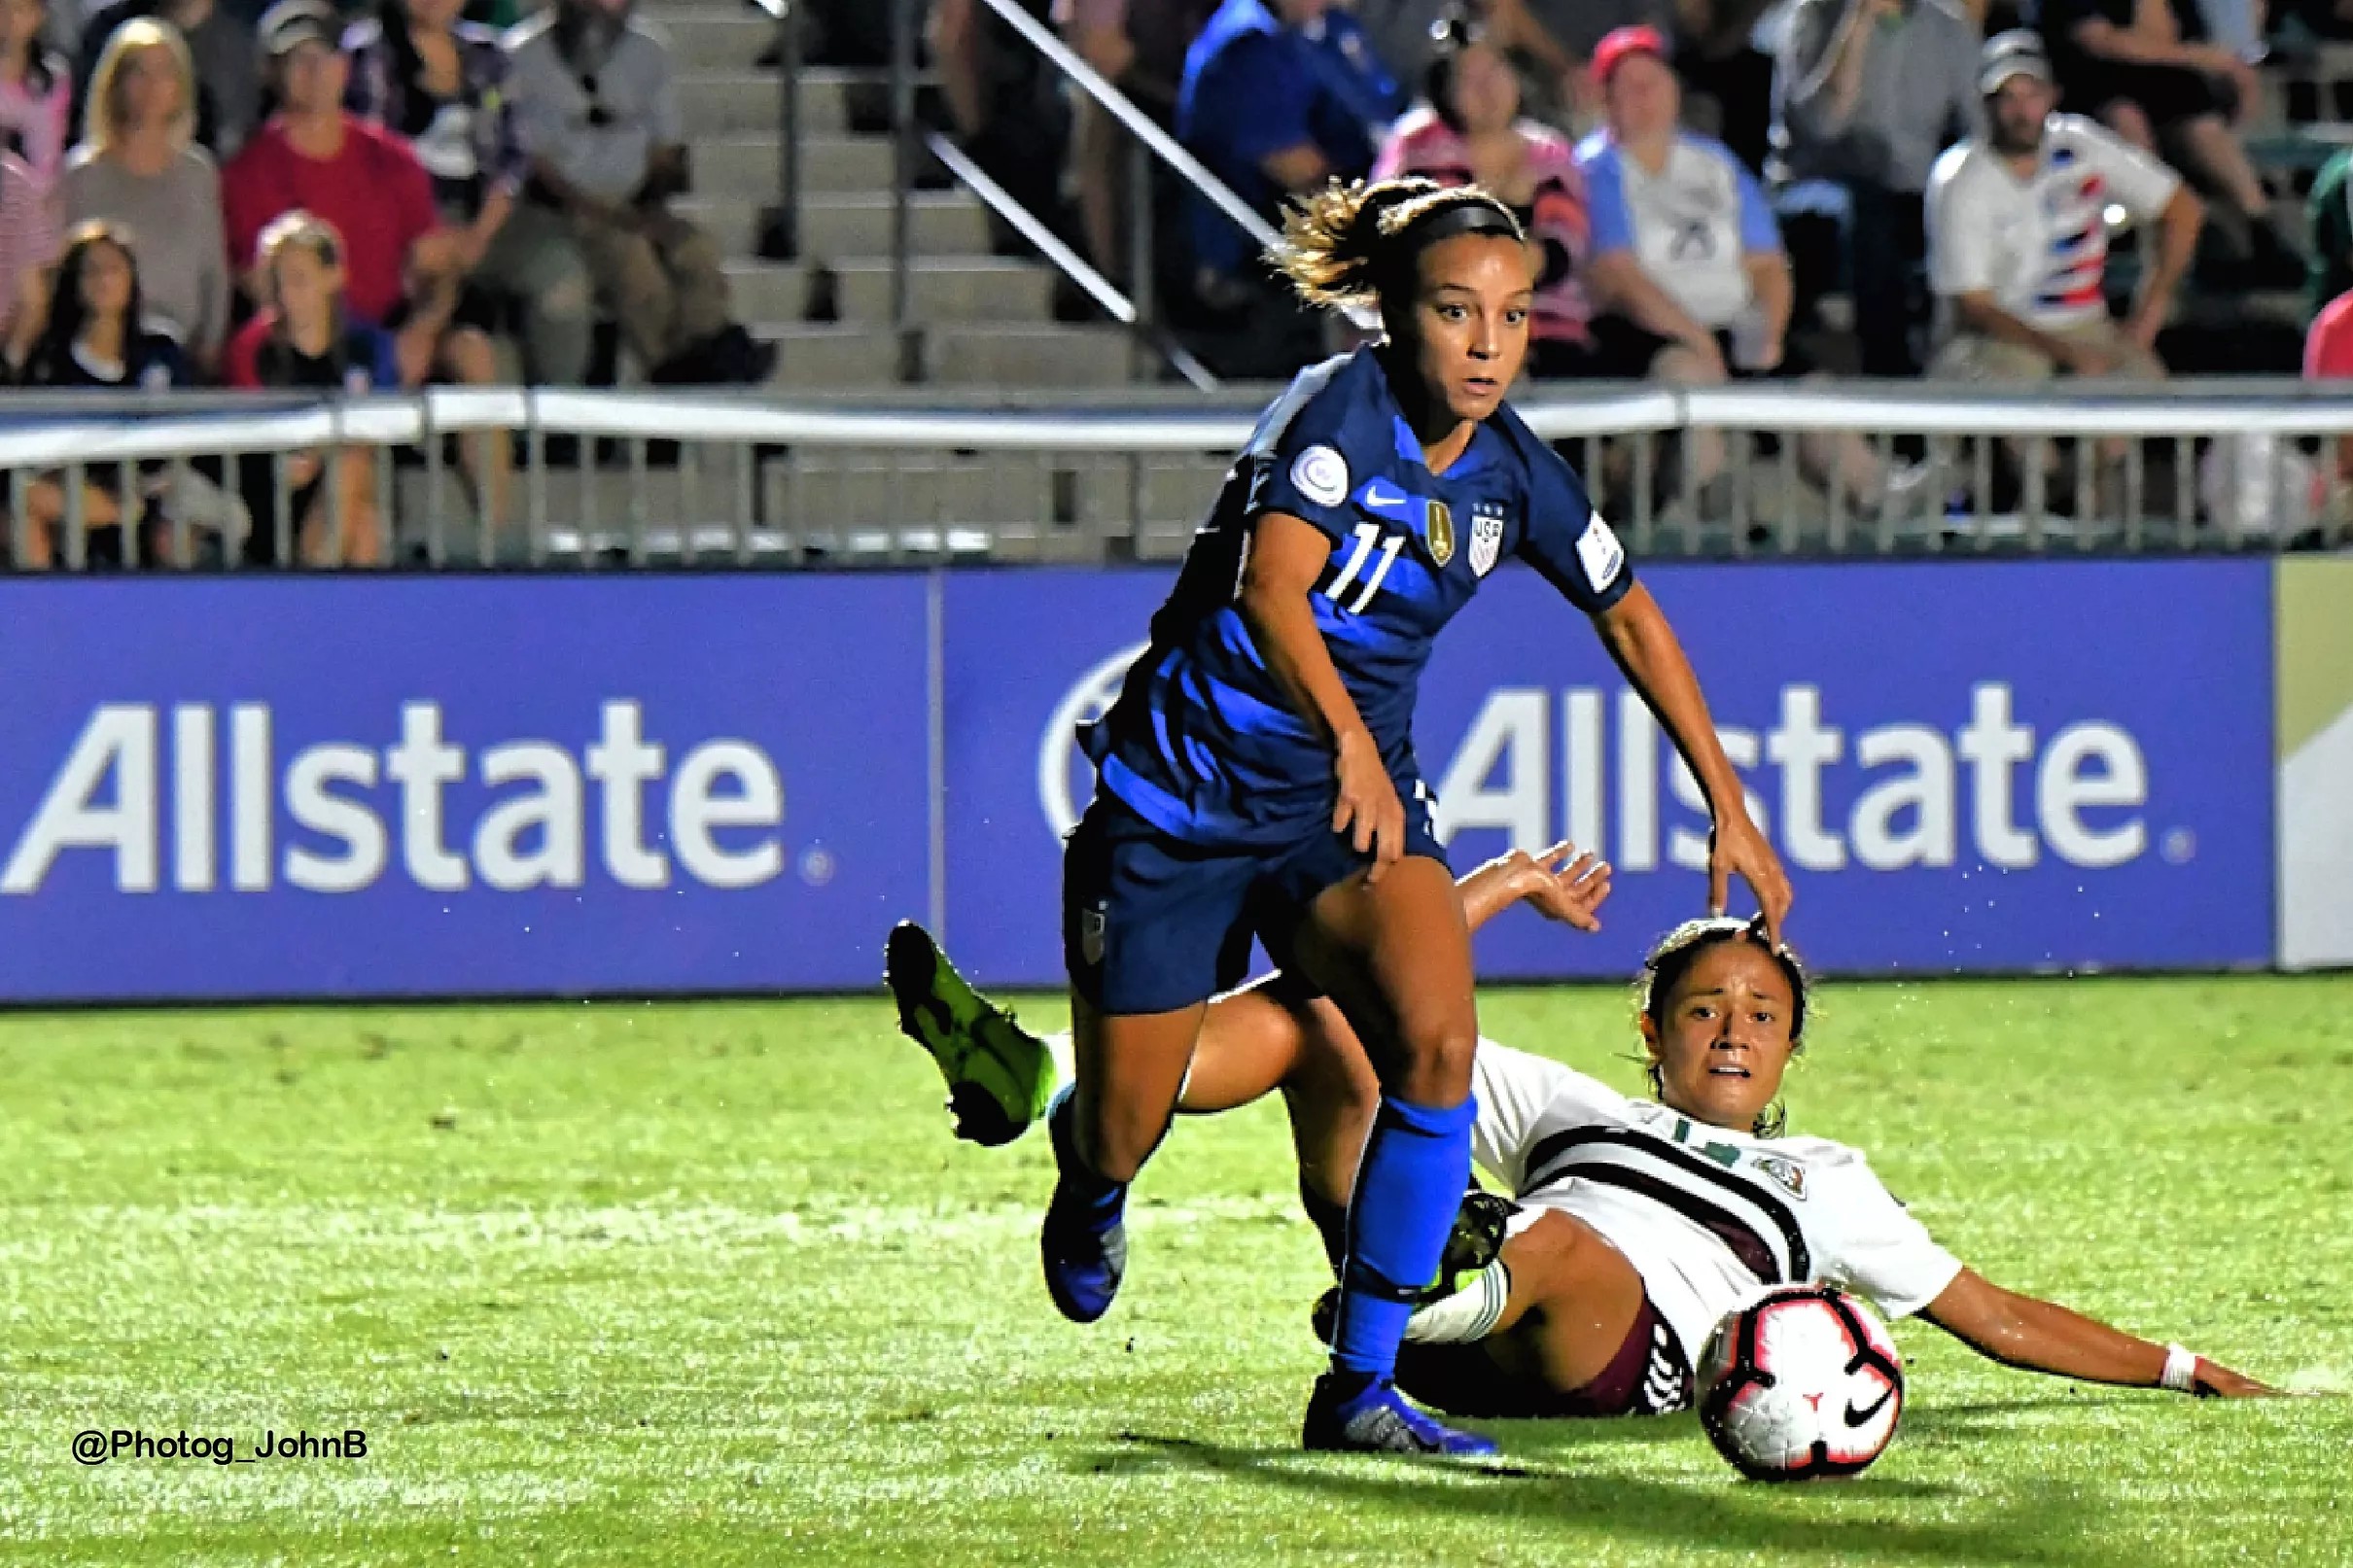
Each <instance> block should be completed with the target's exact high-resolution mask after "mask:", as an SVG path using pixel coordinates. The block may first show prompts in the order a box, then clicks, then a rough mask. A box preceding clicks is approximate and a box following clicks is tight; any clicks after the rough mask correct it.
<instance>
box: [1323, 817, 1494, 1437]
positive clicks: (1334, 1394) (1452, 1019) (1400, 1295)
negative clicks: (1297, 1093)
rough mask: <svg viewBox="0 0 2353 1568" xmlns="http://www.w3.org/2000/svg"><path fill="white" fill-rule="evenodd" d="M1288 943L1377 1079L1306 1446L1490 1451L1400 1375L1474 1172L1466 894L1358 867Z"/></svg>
mask: <svg viewBox="0 0 2353 1568" xmlns="http://www.w3.org/2000/svg"><path fill="white" fill-rule="evenodd" d="M1293 945H1294V951H1295V953H1296V956H1297V959H1298V962H1299V965H1300V969H1301V972H1302V973H1303V974H1304V975H1305V976H1306V977H1307V978H1308V979H1310V980H1311V981H1313V982H1314V983H1315V984H1316V985H1317V986H1318V987H1319V988H1321V989H1322V990H1323V991H1324V992H1325V993H1328V994H1329V995H1330V996H1331V998H1332V1000H1333V1001H1334V1002H1335V1003H1337V1004H1338V1006H1339V1008H1340V1010H1341V1012H1342V1013H1344V1014H1345V1015H1346V1016H1347V1018H1348V1022H1349V1025H1350V1027H1351V1028H1352V1029H1353V1030H1354V1032H1355V1035H1356V1038H1357V1039H1358V1041H1360V1042H1361V1043H1362V1045H1363V1046H1364V1050H1365V1055H1366V1056H1367V1058H1368V1059H1369V1060H1370V1061H1371V1063H1372V1066H1373V1071H1374V1072H1375V1074H1376V1075H1377V1076H1378V1077H1379V1079H1380V1082H1381V1088H1382V1097H1381V1104H1380V1109H1379V1111H1378V1112H1377V1113H1376V1114H1375V1116H1374V1119H1373V1128H1372V1132H1371V1134H1370V1135H1369V1136H1368V1137H1367V1138H1366V1140H1365V1147H1364V1155H1363V1157H1362V1159H1361V1160H1360V1161H1359V1162H1358V1165H1357V1169H1356V1182H1355V1188H1354V1191H1353V1192H1352V1194H1351V1197H1350V1202H1349V1216H1348V1260H1347V1263H1346V1264H1345V1266H1344V1267H1343V1269H1342V1271H1341V1299H1340V1308H1339V1312H1338V1315H1337V1318H1336V1321H1335V1323H1334V1327H1333V1333H1332V1370H1331V1371H1330V1372H1329V1373H1327V1374H1325V1376H1323V1377H1321V1378H1320V1379H1318V1380H1317V1385H1316V1393H1315V1396H1314V1398H1313V1399H1312V1400H1311V1401H1310V1402H1309V1405H1308V1414H1307V1420H1306V1423H1305V1428H1304V1431H1303V1434H1302V1437H1303V1441H1304V1442H1305V1443H1306V1445H1307V1446H1309V1447H1311V1448H1338V1449H1348V1450H1356V1451H1374V1452H1387V1453H1434V1454H1465V1455H1468V1454H1489V1453H1493V1452H1494V1451H1495V1446H1494V1444H1493V1442H1491V1441H1490V1440H1488V1439H1486V1438H1483V1437H1480V1436H1478V1435H1476V1434H1474V1433H1467V1432H1457V1431H1454V1430H1452V1429H1450V1428H1448V1427H1446V1426H1443V1425H1441V1424H1440V1423H1438V1422H1436V1421H1434V1420H1431V1419H1430V1418H1429V1417H1428V1416H1426V1415H1424V1414H1422V1412H1421V1411H1416V1410H1415V1409H1413V1407H1411V1406H1409V1405H1407V1404H1406V1403H1405V1402H1404V1400H1403V1399H1401V1398H1400V1397H1399V1396H1398V1394H1397V1392H1396V1389H1395V1386H1394V1383H1393V1380H1392V1379H1393V1376H1394V1373H1395V1367H1396V1353H1397V1346H1398V1343H1399V1342H1400V1341H1401V1340H1402V1339H1403V1336H1404V1332H1405V1326H1406V1322H1407V1320H1408V1318H1410V1317H1411V1315H1412V1312H1413V1304H1414V1302H1415V1300H1416V1298H1417V1297H1418V1296H1419V1295H1420V1294H1421V1293H1422V1291H1423V1290H1424V1289H1425V1288H1426V1287H1427V1286H1428V1285H1429V1284H1430V1282H1431V1281H1432V1280H1433V1279H1434V1278H1435V1277H1436V1276H1437V1273H1438V1271H1439V1267H1440V1265H1441V1262H1442V1260H1443V1257H1444V1253H1445V1248H1446V1241H1447V1237H1448V1236H1449V1235H1450V1233H1451V1232H1452V1230H1453V1228H1454V1221H1455V1217H1456V1213H1457V1209H1458V1207H1459V1205H1460V1202H1461V1197H1462V1192H1463V1189H1464V1187H1465V1186H1466V1185H1467V1183H1468V1181H1469V1177H1470V1134H1471V1122H1472V1119H1473V1117H1474V1115H1475V1113H1476V1106H1475V1105H1473V1103H1472V1102H1471V1098H1470V1074H1471V1056H1472V1053H1473V1051H1474V1050H1475V1048H1476V1047H1477V1044H1478V1037H1479V1028H1478V1009H1477V1005H1476V1002H1475V1000H1474V998H1473V995H1472V982H1471V954H1470V931H1469V927H1468V926H1467V925H1466V924H1465V923H1464V920H1463V914H1462V904H1461V900H1460V898H1459V897H1458V896H1457V892H1456V889H1455V886H1454V882H1453V879H1452V878H1451V877H1449V876H1448V874H1447V871H1446V867H1445V866H1444V865H1442V864H1441V863H1440V862H1438V861H1437V860H1435V859H1432V858H1430V857H1428V856H1425V855H1411V854H1409V855H1407V856H1405V857H1404V858H1403V859H1400V860H1398V861H1396V862H1394V863H1392V864H1391V865H1389V866H1388V867H1387V870H1386V871H1385V873H1384V874H1383V875H1382V877H1381V879H1380V881H1378V882H1374V881H1372V880H1370V879H1369V878H1368V877H1367V876H1366V875H1365V874H1364V873H1362V872H1359V873H1357V874H1356V875H1354V876H1352V877H1351V878H1349V879H1348V880H1347V881H1345V882H1342V883H1340V884H1338V885H1336V886H1334V887H1331V888H1327V889H1324V890H1323V892H1321V893H1320V894H1318V895H1317V898H1316V901H1315V903H1314V904H1313V905H1312V906H1311V907H1310V909H1309V912H1308V918H1307V920H1306V921H1305V922H1304V923H1302V925H1301V927H1300V929H1299V931H1298V933H1297V935H1296V938H1295V941H1294V944H1293Z"/></svg>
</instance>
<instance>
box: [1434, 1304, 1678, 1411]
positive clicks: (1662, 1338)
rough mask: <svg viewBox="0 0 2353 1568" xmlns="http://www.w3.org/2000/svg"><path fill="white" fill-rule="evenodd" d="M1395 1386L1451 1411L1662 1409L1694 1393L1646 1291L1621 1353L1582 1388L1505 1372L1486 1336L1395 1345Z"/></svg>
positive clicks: (1669, 1333)
mask: <svg viewBox="0 0 2353 1568" xmlns="http://www.w3.org/2000/svg"><path fill="white" fill-rule="evenodd" d="M1397 1386H1398V1387H1399V1388H1402V1389H1404V1390H1405V1391H1406V1392H1407V1393H1408V1394H1411V1395H1412V1396H1413V1397H1414V1398H1416V1399H1418V1400H1420V1401H1421V1402H1422V1404H1424V1405H1428V1406H1431V1407H1433V1408H1435V1409H1437V1410H1441V1411H1446V1412H1447V1413H1448V1414H1449V1415H1469V1416H1488V1417H1533V1418H1538V1419H1553V1418H1559V1417H1563V1416H1587V1415H1593V1416H1600V1415H1667V1414H1669V1413H1671V1412H1673V1411H1679V1410H1682V1409H1684V1408H1686V1407H1687V1406H1689V1405H1690V1404H1691V1398H1692V1376H1691V1364H1690V1362H1689V1361H1687V1360H1686V1359H1685V1358H1684V1355H1683V1350H1682V1347H1681V1346H1680V1345H1678V1344H1677V1343H1676V1342H1675V1337H1674V1333H1673V1331H1672V1330H1670V1329H1668V1326H1667V1321H1666V1319H1664V1318H1662V1317H1661V1316H1659V1312H1658V1308H1657V1307H1653V1306H1651V1304H1650V1298H1649V1297H1647V1296H1645V1297H1643V1298H1642V1309H1641V1310H1640V1311H1638V1312H1636V1313H1635V1314H1634V1320H1633V1324H1632V1326H1630V1327H1629V1328H1628V1329H1627V1331H1626V1338H1625V1340H1624V1341H1623V1342H1621V1343H1620V1344H1619V1346H1618V1353H1617V1354H1616V1355H1613V1356H1611V1357H1610V1358H1609V1365H1608V1366H1606V1367H1604V1368H1602V1369H1601V1371H1600V1374H1599V1375H1598V1376H1596V1377H1595V1378H1594V1379H1593V1380H1592V1381H1591V1382H1589V1383H1587V1384H1586V1385H1585V1386H1584V1387H1582V1388H1578V1389H1574V1390H1572V1391H1570V1392H1568V1393H1565V1394H1563V1393H1561V1392H1559V1391H1558V1390H1556V1389H1551V1388H1547V1387H1544V1386H1543V1385H1542V1384H1540V1383H1537V1382H1535V1381H1533V1380H1531V1379H1529V1378H1528V1377H1525V1376H1517V1375H1515V1374H1512V1373H1508V1372H1506V1371H1504V1369H1503V1368H1501V1367H1499V1366H1497V1365H1496V1364H1495V1361H1494V1358H1493V1356H1491V1355H1489V1354H1488V1351H1487V1345H1486V1342H1484V1341H1482V1342H1476V1343H1472V1344H1407V1345H1401V1346H1399V1347H1398V1352H1397Z"/></svg>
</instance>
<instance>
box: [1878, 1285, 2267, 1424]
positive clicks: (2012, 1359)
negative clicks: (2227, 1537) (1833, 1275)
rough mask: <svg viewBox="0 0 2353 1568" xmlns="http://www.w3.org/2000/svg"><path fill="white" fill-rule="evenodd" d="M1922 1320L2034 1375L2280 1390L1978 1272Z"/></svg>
mask: <svg viewBox="0 0 2353 1568" xmlns="http://www.w3.org/2000/svg"><path fill="white" fill-rule="evenodd" d="M1920 1315H1921V1316H1922V1317H1925V1318H1926V1319H1928V1321H1929V1322H1931V1323H1934V1324H1935V1325H1936V1326H1937V1327H1938V1328H1941V1329H1943V1330H1944V1331H1945V1332H1946V1333H1948V1334H1949V1335H1951V1336H1952V1337H1953V1338H1954V1339H1956V1340H1959V1341H1960V1342H1962V1343H1963V1344H1966V1345H1968V1346H1969V1347H1970V1348H1971V1349H1973V1350H1975V1351H1977V1352H1978V1354H1980V1355H1982V1356H1985V1357H1988V1358H1989V1359H1991V1360H1994V1361H1998V1362H2000V1363H2002V1364H2003V1365H2004V1366H2007V1367H2023V1368H2025V1369H2026V1370H2028V1371H2029V1372H2047V1373H2051V1374H2053V1375H2054V1376H2060V1377H2074V1378H2078V1379H2081V1380H2082V1381H2084V1382H2091V1383H2122V1384H2125V1385H2126V1386H2129V1387H2136V1388H2174V1389H2177V1390H2178V1391H2179V1392H2181V1393H2185V1394H2195V1395H2197V1396H2198V1397H2199V1398H2201V1399H2258V1398H2264V1397H2267V1396H2271V1395H2275V1394H2277V1393H2278V1392H2279V1391H2278V1390H2277V1389H2275V1388H2267V1387H2265V1385H2264V1384H2262V1383H2259V1382H2257V1381H2256V1380H2255V1379H2254V1378H2252V1377H2248V1376H2243V1375H2242V1374H2239V1373H2235V1372H2232V1371H2231V1370H2230V1368H2228V1367H2226V1366H2223V1365H2222V1364H2220V1363H2219V1362H2214V1361H2209V1360H2207V1359H2206V1358H2205V1357H2204V1356H2192V1355H2189V1354H2188V1352H2186V1351H2185V1352H2180V1353H2179V1354H2178V1355H2177V1353H2176V1352H2175V1351H2174V1350H2173V1349H2172V1348H2170V1347H2168V1346H2165V1345H2161V1344H2155V1343H2152V1342H2149V1341H2147V1340H2143V1339H2139V1338H2136V1337H2135V1336H2133V1335H2129V1334H2126V1333H2125V1332H2124V1331H2123V1330H2122V1329H2113V1328H2110V1327H2109V1326H2108V1325H2107V1324H2105V1323H2102V1322H2099V1321H2098V1320H2097V1319H2094V1318H2089V1317H2086V1316H2084V1315H2083V1314H2082V1313H2081V1312H2075V1311H2070V1310H2069V1309H2068V1308H2066V1307H2061V1306H2059V1305H2058V1304H2057V1303H2056V1302H2046V1301H2041V1300H2038V1299H2036V1298H2035V1297H2032V1296H2021V1295H2019V1293H2018V1292H2016V1291H2011V1290H2004V1289H2003V1288H2002V1287H2001V1286H1999V1285H1996V1284H1994V1283H1993V1282H1992V1281H1990V1280H1988V1279H1986V1278H1985V1277H1984V1275H1982V1274H1980V1273H1978V1272H1975V1271H1974V1270H1969V1269H1963V1270H1962V1271H1961V1272H1959V1273H1957V1274H1955V1275H1954V1276H1953V1279H1952V1283H1951V1284H1949V1285H1947V1286H1946V1287H1945V1289H1944V1291H1943V1292H1942V1293H1941V1294H1939V1295H1938V1297H1937V1299H1936V1300H1935V1301H1933V1302H1930V1303H1929V1304H1928V1306H1927V1307H1926V1308H1925V1309H1924V1310H1923V1311H1922V1312H1921V1313H1920ZM2168 1372H2171V1374H2172V1376H2170V1377H2168V1376H2167V1373H2168Z"/></svg>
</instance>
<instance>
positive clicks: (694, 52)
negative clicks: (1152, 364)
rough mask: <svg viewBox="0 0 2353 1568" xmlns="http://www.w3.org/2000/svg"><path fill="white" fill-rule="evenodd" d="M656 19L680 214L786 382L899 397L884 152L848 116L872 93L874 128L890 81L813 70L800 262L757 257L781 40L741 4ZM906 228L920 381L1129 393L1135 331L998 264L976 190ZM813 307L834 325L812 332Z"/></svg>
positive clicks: (918, 206)
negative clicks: (1099, 323)
mask: <svg viewBox="0 0 2353 1568" xmlns="http://www.w3.org/2000/svg"><path fill="white" fill-rule="evenodd" d="M647 15H648V16H649V17H650V19H652V20H653V21H655V22H657V23H658V24H659V25H660V26H661V27H662V28H663V29H664V30H665V31H666V32H667V33H668V34H669V37H670V41H671V44H672V47H673V48H674V50H675V51H676V52H677V58H678V63H679V69H680V73H681V77H682V83H681V87H682V92H683V96H684V98H685V112H686V127H687V132H688V138H689V142H690V145H691V147H692V149H693V166H694V192H693V195H692V196H691V198H689V199H687V200H685V201H684V202H682V203H681V210H682V211H684V212H685V213H687V214H689V215H690V216H692V217H693V218H695V219H696V220H697V221H699V222H701V223H703V224H705V225H707V226H709V227H710V228H711V230H712V231H713V232H714V233H715V234H716V235H717V236H718V238H719V240H720V247H721V249H722V250H723V251H724V252H725V253H726V255H727V256H728V257H729V258H730V259H731V261H730V264H729V273H730V276H731V277H732V279H733V281H734V284H735V291H736V310H737V313H738V314H739V316H740V317H741V318H742V319H743V320H744V321H745V322H746V324H747V325H749V326H751V327H752V329H753V331H755V333H756V334H757V335H759V336H762V337H767V338H772V339H775V340H776V341H778V342H779V343H781V344H782V345H783V350H784V351H783V353H782V355H781V356H780V357H779V364H778V367H777V372H776V377H775V383H774V384H775V386H776V387H777V388H778V390H779V391H782V392H785V393H787V394H789V395H804V396H805V395H814V394H820V393H825V392H833V391H843V390H852V389H859V390H870V391H882V390H885V389H888V388H890V387H893V386H897V385H901V384H902V383H901V382H900V379H899V375H898V370H899V363H898V362H899V351H898V344H897V341H896V336H895V334H894V333H893V332H892V331H891V319H890V306H891V205H892V204H891V176H892V160H891V142H890V138H889V137H888V136H887V135H885V134H881V133H879V132H878V130H877V129H873V128H863V129H861V126H860V120H859V118H858V117H854V115H853V99H854V98H858V97H862V99H863V101H864V102H865V103H866V104H868V105H870V106H873V108H871V109H869V114H868V117H867V123H868V124H869V125H870V121H871V115H872V112H873V109H878V108H880V106H881V102H882V98H883V90H882V84H881V83H880V81H879V80H878V79H877V78H875V77H874V76H872V75H871V74H868V75H864V76H860V75H858V74H855V73H850V72H843V71H835V70H826V69H822V68H813V69H810V70H807V71H806V72H804V74H803V77H802V82H801V94H800V108H801V121H802V160H801V170H802V182H803V185H802V201H801V256H800V258H799V260H797V261H793V262H789V263H780V262H774V261H762V260H760V259H759V257H758V256H757V255H756V253H755V244H756V241H757V236H758V227H759V215H760V211H761V209H762V208H763V207H765V206H767V205H769V204H771V203H773V202H774V201H775V199H776V190H777V150H778V137H779V135H780V127H781V124H782V110H781V107H780V103H779V97H780V94H779V91H778V83H777V78H776V73H775V72H774V71H773V70H771V69H767V68H764V67H761V66H759V65H758V64H757V61H758V58H759V55H760V52H761V51H762V50H764V49H765V48H767V46H768V44H769V43H770V41H771V40H772V38H773V37H774V31H773V28H772V27H771V25H770V23H769V22H768V21H767V20H766V18H765V17H761V16H760V15H759V14H758V13H757V12H755V11H754V10H753V9H752V8H751V7H750V6H748V5H746V4H744V3H743V0H651V3H650V5H649V7H648V10H647ZM913 230H914V240H915V243H914V249H913V255H914V257H915V259H916V261H915V267H914V284H913V287H914V296H915V318H916V321H917V323H918V324H919V326H920V328H921V333H920V339H921V340H920V343H919V345H918V353H917V355H916V359H917V370H918V374H919V384H923V385H932V386H939V387H955V388H1036V387H1040V386H1052V387H1067V388H1070V389H1071V390H1073V391H1076V390H1078V389H1081V388H1090V387H1093V388H1102V387H1110V386H1116V385H1121V384H1124V383H1125V382H1127V381H1128V379H1129V371H1130V350H1129V346H1128V341H1127V338H1126V336H1125V334H1124V333H1122V332H1120V331H1118V330H1116V329H1113V328H1109V327H1088V326H1071V325H1065V324H1061V323H1057V322H1055V321H1054V319H1053V314H1052V296H1053V288H1054V278H1053V276H1052V273H1051V270H1050V269H1049V268H1048V267H1046V266H1044V265H1043V264H1042V263H1040V264H1033V263H1031V262H1029V261H1007V260H1004V259H1001V258H999V257H995V256H992V255H991V254H990V251H989V225H988V220H987V215H986V212H985V210H984V209H983V208H982V207H981V205H980V203H979V202H978V201H977V200H976V199H974V198H973V197H972V196H971V195H969V194H968V193H966V192H964V191H962V190H953V191H940V192H920V193H919V194H918V195H917V196H916V198H915V212H914V225H913ZM825 274H829V275H830V276H829V277H826V276H824V275H825ZM818 307H829V308H826V309H825V314H828V315H829V316H830V317H831V319H828V320H813V319H811V318H812V316H813V315H815V314H818V313H819V309H818Z"/></svg>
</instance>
